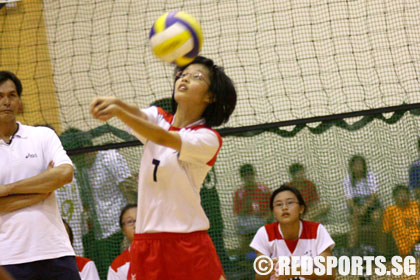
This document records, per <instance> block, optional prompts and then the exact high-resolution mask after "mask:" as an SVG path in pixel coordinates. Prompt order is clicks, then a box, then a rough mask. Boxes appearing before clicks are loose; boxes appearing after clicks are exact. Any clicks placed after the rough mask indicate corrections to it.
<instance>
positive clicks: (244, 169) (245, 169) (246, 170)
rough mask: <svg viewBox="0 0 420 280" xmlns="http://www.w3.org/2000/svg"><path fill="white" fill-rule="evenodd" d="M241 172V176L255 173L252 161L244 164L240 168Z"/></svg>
mask: <svg viewBox="0 0 420 280" xmlns="http://www.w3.org/2000/svg"><path fill="white" fill-rule="evenodd" d="M239 174H240V175H241V178H243V177H245V176H247V175H255V169H254V166H253V165H252V164H250V163H245V164H242V166H241V167H240V168H239Z"/></svg>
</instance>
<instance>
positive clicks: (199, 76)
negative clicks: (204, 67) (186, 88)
mask: <svg viewBox="0 0 420 280" xmlns="http://www.w3.org/2000/svg"><path fill="white" fill-rule="evenodd" d="M188 76H190V77H191V78H192V79H193V80H196V81H200V82H204V83H206V84H207V85H210V83H209V82H208V81H206V79H205V78H204V75H203V73H200V72H194V73H188V72H182V71H179V72H178V73H176V77H177V78H178V79H179V78H181V79H184V78H186V77H188Z"/></svg>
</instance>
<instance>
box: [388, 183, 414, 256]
mask: <svg viewBox="0 0 420 280" xmlns="http://www.w3.org/2000/svg"><path fill="white" fill-rule="evenodd" d="M392 197H393V198H394V201H395V205H392V206H389V207H387V208H386V210H385V213H384V220H383V228H384V232H386V233H392V237H393V238H394V240H395V244H396V245H397V248H398V253H399V254H400V255H401V256H407V255H409V254H411V253H412V250H413V248H414V245H415V244H416V243H417V242H418V241H419V239H420V229H419V218H420V213H419V204H418V203H417V201H411V200H410V190H409V188H408V187H407V186H405V185H397V186H396V187H395V188H394V189H393V190H392Z"/></svg>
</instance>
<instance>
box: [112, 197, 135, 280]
mask: <svg viewBox="0 0 420 280" xmlns="http://www.w3.org/2000/svg"><path fill="white" fill-rule="evenodd" d="M136 217H137V205H135V204H128V205H127V206H125V207H124V208H123V210H121V214H120V227H121V230H122V232H123V233H124V235H125V236H126V237H127V238H128V241H129V242H130V244H131V243H132V242H133V239H134V230H135V227H136ZM129 250H130V248H128V249H126V250H125V251H124V252H122V254H121V255H119V256H118V257H116V258H115V260H114V261H113V262H112V264H111V266H110V267H109V269H108V277H107V279H108V280H125V279H127V276H128V269H129V268H130V253H129Z"/></svg>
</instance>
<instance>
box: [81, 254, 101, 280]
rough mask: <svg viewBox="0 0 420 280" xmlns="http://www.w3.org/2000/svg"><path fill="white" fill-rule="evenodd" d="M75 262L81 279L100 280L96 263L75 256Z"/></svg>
mask: <svg viewBox="0 0 420 280" xmlns="http://www.w3.org/2000/svg"><path fill="white" fill-rule="evenodd" d="M76 264H77V268H78V269H79V274H80V279H81V280H100V279H99V273H98V270H97V269H96V265H95V263H94V262H93V261H92V260H91V259H88V258H85V257H80V256H76Z"/></svg>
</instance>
